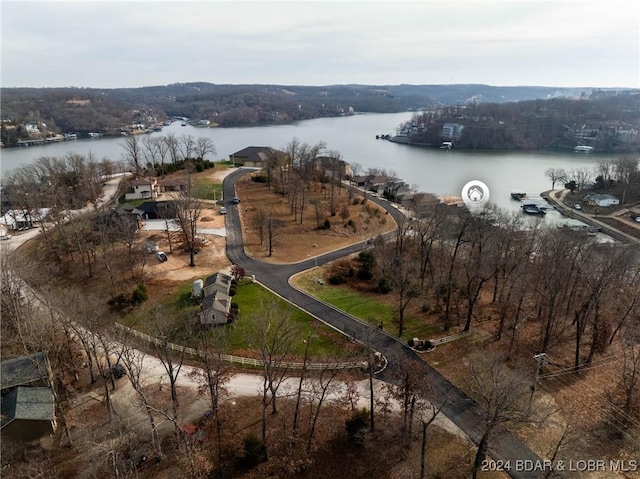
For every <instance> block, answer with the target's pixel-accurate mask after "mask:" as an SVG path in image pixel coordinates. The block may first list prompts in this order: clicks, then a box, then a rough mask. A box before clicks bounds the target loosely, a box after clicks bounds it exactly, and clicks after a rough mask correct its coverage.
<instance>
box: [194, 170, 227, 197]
mask: <svg viewBox="0 0 640 479" xmlns="http://www.w3.org/2000/svg"><path fill="white" fill-rule="evenodd" d="M194 183H195V185H194V189H193V191H194V196H195V197H196V198H201V199H203V200H212V201H215V200H219V199H220V198H222V184H221V183H214V182H213V180H211V179H209V178H205V177H202V176H200V177H196V178H195V181H194Z"/></svg>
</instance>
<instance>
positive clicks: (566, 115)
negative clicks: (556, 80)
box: [399, 92, 640, 153]
mask: <svg viewBox="0 0 640 479" xmlns="http://www.w3.org/2000/svg"><path fill="white" fill-rule="evenodd" d="M639 109H640V94H639V93H636V92H625V93H620V94H617V95H613V96H611V95H607V96H601V95H592V96H591V97H589V98H580V99H568V98H555V99H551V100H529V101H521V102H514V103H502V104H498V103H470V104H467V105H463V106H445V107H441V108H438V109H436V110H434V111H426V112H421V113H416V114H414V116H413V117H412V119H411V120H409V121H408V122H407V123H405V124H403V125H401V126H400V127H399V130H404V131H405V132H409V141H410V142H412V143H416V144H426V145H432V146H439V145H440V144H441V143H442V142H443V141H452V142H453V146H454V147H455V148H474V149H543V148H560V149H573V148H574V147H575V146H577V145H583V146H591V147H593V148H594V149H595V150H597V151H611V152H613V151H618V152H631V153H637V152H638V149H639V147H640V136H639V133H638V131H639V129H640V119H639V117H638V110H639ZM445 124H451V125H456V126H457V128H456V129H455V131H445V130H444V129H443V126H444V125H445Z"/></svg>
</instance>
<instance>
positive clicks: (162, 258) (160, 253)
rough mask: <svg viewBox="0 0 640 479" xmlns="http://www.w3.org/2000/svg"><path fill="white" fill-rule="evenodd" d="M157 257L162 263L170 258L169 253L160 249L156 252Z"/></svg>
mask: <svg viewBox="0 0 640 479" xmlns="http://www.w3.org/2000/svg"><path fill="white" fill-rule="evenodd" d="M156 258H158V261H160V262H161V263H164V262H165V261H167V260H168V259H169V258H168V257H167V254H166V253H165V252H164V251H158V252H157V253H156Z"/></svg>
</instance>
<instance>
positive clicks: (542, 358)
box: [529, 353, 549, 411]
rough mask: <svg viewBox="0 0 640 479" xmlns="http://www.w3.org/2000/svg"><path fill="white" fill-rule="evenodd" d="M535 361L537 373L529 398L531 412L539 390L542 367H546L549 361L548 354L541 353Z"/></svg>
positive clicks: (535, 356) (534, 357)
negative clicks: (534, 397) (535, 394)
mask: <svg viewBox="0 0 640 479" xmlns="http://www.w3.org/2000/svg"><path fill="white" fill-rule="evenodd" d="M533 359H535V360H536V372H535V374H534V375H533V384H532V385H531V396H530V397H529V411H530V410H531V406H532V404H533V394H534V393H535V392H536V389H537V388H538V378H539V377H540V369H541V368H542V366H546V365H547V364H548V363H549V361H548V360H547V355H546V353H540V354H536V355H534V356H533Z"/></svg>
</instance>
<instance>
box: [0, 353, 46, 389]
mask: <svg viewBox="0 0 640 479" xmlns="http://www.w3.org/2000/svg"><path fill="white" fill-rule="evenodd" d="M48 378H49V369H48V367H47V356H46V354H45V353H43V352H39V353H35V354H32V355H31V356H19V357H16V358H12V359H7V360H6V361H2V364H0V384H1V388H2V389H7V388H12V387H15V386H24V385H27V384H31V383H34V382H37V381H40V380H42V379H48Z"/></svg>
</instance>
